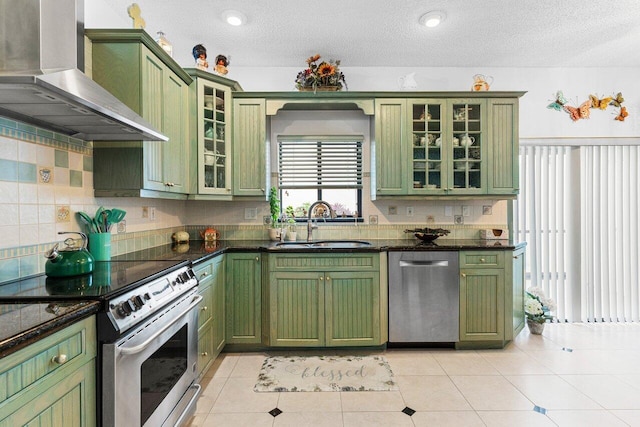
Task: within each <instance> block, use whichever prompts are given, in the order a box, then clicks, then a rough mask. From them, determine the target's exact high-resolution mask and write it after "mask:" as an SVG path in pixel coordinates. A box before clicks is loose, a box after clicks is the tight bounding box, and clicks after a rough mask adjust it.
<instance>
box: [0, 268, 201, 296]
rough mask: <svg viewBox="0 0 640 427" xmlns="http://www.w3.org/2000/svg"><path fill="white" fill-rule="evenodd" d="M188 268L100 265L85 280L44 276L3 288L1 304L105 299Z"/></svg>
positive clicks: (7, 284) (9, 284)
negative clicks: (8, 302)
mask: <svg viewBox="0 0 640 427" xmlns="http://www.w3.org/2000/svg"><path fill="white" fill-rule="evenodd" d="M188 264H189V262H188V261H185V260H162V261H159V260H151V261H148V260H144V261H97V262H96V263H95V266H94V270H93V273H90V274H86V275H83V276H75V277H65V278H54V277H47V276H45V275H41V276H35V277H31V278H27V279H22V280H18V281H15V282H10V283H6V284H2V285H0V302H1V301H5V302H6V301H43V300H48V299H56V300H61V299H74V300H78V299H79V300H84V299H86V300H92V299H106V298H109V297H112V296H116V295H118V294H120V293H123V292H126V291H127V290H129V289H132V288H134V287H135V286H139V285H141V284H143V283H146V282H149V281H151V280H154V279H156V278H158V277H161V276H163V275H164V274H166V273H167V272H169V271H171V270H174V269H176V268H178V267H181V266H183V265H188Z"/></svg>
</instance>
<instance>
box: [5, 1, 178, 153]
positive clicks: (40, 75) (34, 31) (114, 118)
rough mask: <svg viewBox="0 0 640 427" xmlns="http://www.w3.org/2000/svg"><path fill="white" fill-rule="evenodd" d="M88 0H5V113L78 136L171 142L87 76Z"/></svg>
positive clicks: (8, 115)
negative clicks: (85, 9)
mask: <svg viewBox="0 0 640 427" xmlns="http://www.w3.org/2000/svg"><path fill="white" fill-rule="evenodd" d="M83 6H84V4H83V3H82V0H56V1H51V0H0V116H4V117H9V118H13V119H15V120H19V121H22V122H26V123H29V124H33V125H35V126H38V127H42V128H45V129H49V130H52V131H55V132H58V133H62V134H65V135H70V136H72V137H74V138H79V139H83V140H100V141H135V140H146V141H167V140H168V138H167V137H166V136H164V135H163V134H161V133H160V132H158V131H157V130H155V129H154V128H153V126H152V125H151V124H149V123H148V122H147V121H146V120H144V119H143V118H142V117H140V116H139V115H138V114H137V113H136V112H134V111H133V110H131V109H130V108H129V107H128V106H126V105H125V104H124V103H122V102H121V101H120V100H119V99H117V98H116V97H115V96H113V95H112V94H111V93H110V92H109V91H107V90H106V89H104V88H102V86H100V85H99V84H97V83H96V82H94V81H93V80H92V79H91V78H89V77H87V76H86V75H85V74H84V73H83V72H82V71H81V70H82V69H84V7H83Z"/></svg>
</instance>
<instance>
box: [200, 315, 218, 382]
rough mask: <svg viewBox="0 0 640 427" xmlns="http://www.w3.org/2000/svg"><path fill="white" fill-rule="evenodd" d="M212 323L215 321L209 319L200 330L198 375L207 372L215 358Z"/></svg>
mask: <svg viewBox="0 0 640 427" xmlns="http://www.w3.org/2000/svg"><path fill="white" fill-rule="evenodd" d="M212 325H213V321H211V320H209V322H208V323H206V324H205V325H204V326H203V327H202V328H200V329H199V330H198V376H202V375H203V374H204V373H206V372H207V369H208V368H209V365H210V363H211V362H212V361H213V359H214V358H215V350H214V347H213V330H212Z"/></svg>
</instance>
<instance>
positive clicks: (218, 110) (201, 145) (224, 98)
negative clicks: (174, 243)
mask: <svg viewBox="0 0 640 427" xmlns="http://www.w3.org/2000/svg"><path fill="white" fill-rule="evenodd" d="M186 71H187V73H189V75H190V76H191V77H192V78H193V79H194V81H193V83H192V84H191V85H190V86H189V107H190V114H189V119H190V129H191V132H190V138H191V143H190V145H191V151H190V156H189V159H190V161H189V164H190V165H192V166H193V167H191V168H189V183H190V189H189V193H190V195H189V198H190V199H205V200H230V199H231V188H232V184H233V183H232V163H233V162H232V155H231V154H232V141H233V139H232V132H231V126H232V125H231V123H232V111H231V108H232V107H231V106H232V101H231V98H232V92H233V91H239V90H242V88H241V87H240V85H239V84H238V83H237V82H235V81H233V80H229V79H227V78H225V77H221V76H217V75H215V74H211V73H208V72H206V71H203V70H199V69H196V68H187V69H186ZM196 165H197V166H196Z"/></svg>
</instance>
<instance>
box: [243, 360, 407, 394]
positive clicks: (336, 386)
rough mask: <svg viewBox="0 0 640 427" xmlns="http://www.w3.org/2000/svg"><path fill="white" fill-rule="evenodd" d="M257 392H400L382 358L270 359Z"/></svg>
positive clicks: (265, 364)
mask: <svg viewBox="0 0 640 427" xmlns="http://www.w3.org/2000/svg"><path fill="white" fill-rule="evenodd" d="M254 390H255V391H258V392H261V391H267V392H270V391H276V392H281V391H388V390H398V386H397V384H396V382H395V380H394V378H393V372H392V371H391V367H390V366H389V364H388V363H387V361H386V360H385V359H384V357H382V356H309V357H303V356H289V357H285V356H274V357H267V358H266V359H265V361H264V363H263V364H262V369H261V370H260V374H259V375H258V382H257V383H256V385H255V387H254Z"/></svg>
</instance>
